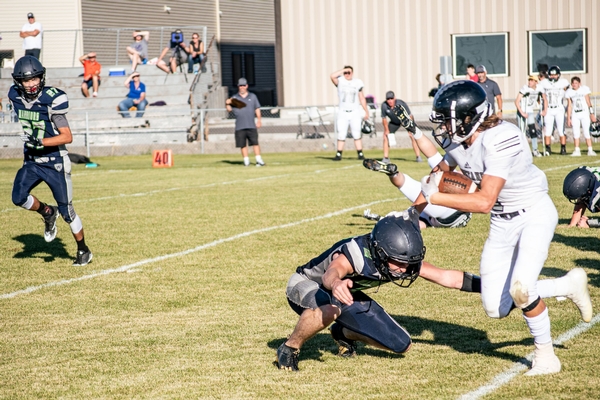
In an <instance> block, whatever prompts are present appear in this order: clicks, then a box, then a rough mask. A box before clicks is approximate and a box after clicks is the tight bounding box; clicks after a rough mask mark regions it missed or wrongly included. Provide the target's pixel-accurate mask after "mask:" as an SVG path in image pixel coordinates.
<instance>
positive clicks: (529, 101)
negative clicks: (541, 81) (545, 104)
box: [519, 85, 540, 114]
mask: <svg viewBox="0 0 600 400" xmlns="http://www.w3.org/2000/svg"><path fill="white" fill-rule="evenodd" d="M519 93H521V94H522V95H523V97H522V98H521V109H522V110H523V111H525V112H526V113H527V114H530V113H532V112H533V111H534V110H537V109H539V108H540V107H539V103H538V96H539V94H540V89H538V88H537V87H536V88H535V89H533V88H530V87H529V86H528V85H525V86H523V87H522V88H521V90H519Z"/></svg>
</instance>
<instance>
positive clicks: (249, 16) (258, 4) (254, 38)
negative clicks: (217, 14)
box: [219, 0, 275, 44]
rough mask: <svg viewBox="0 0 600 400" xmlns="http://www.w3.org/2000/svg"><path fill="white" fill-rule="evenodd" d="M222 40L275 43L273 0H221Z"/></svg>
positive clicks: (229, 41)
mask: <svg viewBox="0 0 600 400" xmlns="http://www.w3.org/2000/svg"><path fill="white" fill-rule="evenodd" d="M219 8H220V11H221V41H222V42H228V43H234V42H235V43H257V44H258V43H260V44H265V43H269V44H274V43H275V8H274V3H273V0H220V1H219Z"/></svg>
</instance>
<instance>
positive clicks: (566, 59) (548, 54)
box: [529, 29, 587, 74]
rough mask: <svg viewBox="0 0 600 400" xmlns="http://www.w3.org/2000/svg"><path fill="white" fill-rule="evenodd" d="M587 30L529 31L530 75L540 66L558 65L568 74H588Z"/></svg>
mask: <svg viewBox="0 0 600 400" xmlns="http://www.w3.org/2000/svg"><path fill="white" fill-rule="evenodd" d="M586 54H587V44H586V30H585V29H569V30H559V31H529V73H530V74H533V73H537V72H538V66H539V64H546V65H548V67H551V66H553V65H558V67H559V68H560V69H561V72H562V73H563V74H564V73H567V74H574V73H585V72H586Z"/></svg>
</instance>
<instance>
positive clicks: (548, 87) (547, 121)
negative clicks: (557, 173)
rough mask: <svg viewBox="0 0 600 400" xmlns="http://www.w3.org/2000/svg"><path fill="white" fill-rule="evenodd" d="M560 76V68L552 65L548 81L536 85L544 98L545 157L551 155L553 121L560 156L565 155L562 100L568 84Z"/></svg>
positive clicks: (565, 139) (565, 138) (565, 141)
mask: <svg viewBox="0 0 600 400" xmlns="http://www.w3.org/2000/svg"><path fill="white" fill-rule="evenodd" d="M560 75H561V74H560V68H559V67H558V66H556V65H553V66H551V67H550V69H548V79H544V80H542V81H541V82H540V83H539V84H538V89H540V91H541V92H542V96H543V98H544V104H543V106H544V108H543V110H542V112H541V114H542V116H543V117H544V126H545V127H546V131H545V132H544V136H545V142H546V151H545V152H544V155H546V156H549V155H550V154H552V149H551V146H550V144H551V143H552V131H553V129H554V122H555V121H556V130H557V131H558V136H559V137H560V154H562V155H565V154H567V147H566V145H567V137H566V136H565V129H564V128H565V106H564V105H563V98H564V97H565V90H567V88H568V87H569V82H568V81H567V80H566V79H565V78H561V77H560Z"/></svg>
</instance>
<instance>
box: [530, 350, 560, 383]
mask: <svg viewBox="0 0 600 400" xmlns="http://www.w3.org/2000/svg"><path fill="white" fill-rule="evenodd" d="M534 344H535V350H534V352H533V360H532V361H531V369H530V370H529V371H527V372H526V373H525V375H526V376H535V375H546V374H556V373H557V372H560V369H561V365H560V360H559V359H558V357H556V354H554V349H553V348H552V342H548V343H545V344H538V343H534Z"/></svg>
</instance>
